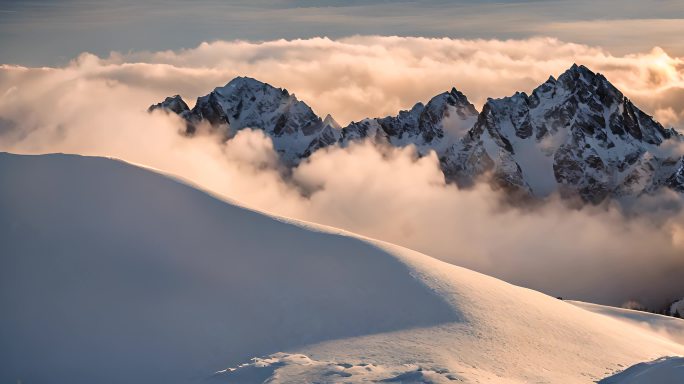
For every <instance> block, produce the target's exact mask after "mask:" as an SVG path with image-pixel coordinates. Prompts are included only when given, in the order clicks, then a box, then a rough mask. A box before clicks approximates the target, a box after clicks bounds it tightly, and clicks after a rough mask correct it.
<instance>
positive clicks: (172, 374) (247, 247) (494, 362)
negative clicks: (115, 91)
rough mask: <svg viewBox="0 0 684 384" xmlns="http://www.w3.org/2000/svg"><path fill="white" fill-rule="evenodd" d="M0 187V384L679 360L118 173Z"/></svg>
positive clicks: (376, 249)
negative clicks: (268, 366)
mask: <svg viewBox="0 0 684 384" xmlns="http://www.w3.org/2000/svg"><path fill="white" fill-rule="evenodd" d="M0 185H2V188H0V255H1V258H0V306H1V307H2V308H3V316H0V361H2V364H0V381H1V382H16V381H17V380H21V381H22V382H27V383H29V382H30V383H46V382H71V383H121V382H126V383H150V382H164V383H188V382H200V381H203V380H206V379H210V378H213V379H214V380H218V381H219V382H221V381H224V379H225V382H236V381H235V379H231V378H230V377H229V376H225V375H224V373H225V372H227V371H223V373H222V372H221V371H222V370H224V369H226V368H229V367H236V366H239V365H240V364H242V363H246V362H248V361H249V358H251V357H255V356H264V355H269V354H274V353H276V352H286V353H289V354H281V355H277V356H280V357H279V358H282V359H284V360H285V361H294V362H297V361H299V362H301V361H302V359H301V358H297V356H299V355H297V354H303V356H308V357H306V358H309V357H310V358H311V359H315V361H317V362H319V363H317V364H308V365H306V364H305V369H304V372H302V370H301V369H294V370H290V371H283V372H281V374H280V376H279V377H280V379H279V380H281V382H282V381H283V380H284V381H287V380H286V379H287V377H286V376H285V377H284V376H283V375H285V374H287V372H294V373H297V374H302V375H304V376H299V377H305V378H307V380H308V379H312V378H314V379H315V378H316V377H317V376H316V375H317V374H321V375H323V374H326V373H329V370H326V369H313V368H315V367H319V368H320V367H327V366H329V365H330V364H338V363H339V364H342V365H335V366H336V367H340V368H339V370H347V369H348V370H350V372H347V374H346V376H345V375H338V376H336V377H346V378H347V380H348V381H354V379H355V378H359V379H360V376H359V377H357V376H358V375H357V376H354V372H357V371H358V370H359V367H364V366H368V365H369V364H372V365H373V367H377V369H375V368H374V369H375V370H373V369H370V370H371V371H373V372H374V374H376V376H375V377H377V378H378V379H379V380H387V381H391V380H394V381H401V380H402V379H401V378H402V377H403V378H407V379H406V380H408V381H410V380H409V379H410V378H414V379H415V378H418V379H420V380H423V379H422V378H428V379H430V378H431V379H430V380H432V379H434V381H437V382H438V381H440V380H441V379H445V380H448V377H452V378H459V379H462V380H464V381H476V380H485V381H487V382H496V381H500V382H519V381H547V382H548V381H552V382H565V383H573V382H577V383H581V382H590V381H592V380H597V379H600V378H602V377H604V376H606V373H607V372H612V371H617V370H619V369H620V368H621V367H626V366H629V365H632V364H635V363H638V362H642V361H647V360H653V359H656V358H659V357H661V356H675V355H682V354H684V345H682V344H681V343H679V342H677V341H676V339H675V338H673V337H670V336H668V335H665V334H663V333H659V332H658V331H657V330H654V329H653V328H649V327H645V326H641V325H640V324H637V323H634V322H630V321H625V320H621V318H620V316H610V315H606V314H598V313H593V312H591V311H587V310H585V309H582V308H580V307H578V306H575V305H572V304H570V303H567V302H563V301H561V300H557V299H555V298H552V297H549V296H545V295H543V294H540V293H538V292H535V291H531V290H528V289H523V288H519V287H515V286H513V285H510V284H507V283H504V282H502V281H499V280H496V279H494V278H491V277H487V276H484V275H480V274H478V273H475V272H471V271H468V270H465V269H462V268H459V267H455V266H453V265H450V264H447V263H444V262H440V261H437V260H435V259H432V258H430V257H427V256H425V255H422V254H419V253H417V252H413V251H409V250H407V249H404V248H400V247H397V246H393V245H389V244H386V243H380V242H376V241H372V240H368V239H363V238H359V237H356V236H353V235H350V234H347V233H342V232H339V231H334V230H332V229H329V228H323V227H320V226H313V225H308V224H302V223H297V222H289V221H286V220H283V219H277V218H273V217H269V216H265V215H262V214H260V213H257V212H253V211H250V210H246V209H244V208H240V207H237V206H234V205H231V204H229V203H226V202H224V201H222V200H219V199H216V198H214V197H212V196H210V195H208V194H206V193H204V192H202V191H199V190H197V189H194V188H192V187H190V186H188V185H185V184H183V183H180V182H178V181H176V180H173V179H170V178H167V177H164V176H162V175H158V174H155V173H153V172H150V171H148V170H144V169H141V168H137V167H134V166H131V165H129V164H125V163H122V162H119V161H114V160H110V159H103V158H89V157H79V156H70V155H44V156H17V155H10V154H0ZM659 319H660V317H658V316H653V317H652V319H650V321H651V322H654V323H657V322H658V321H660V320H659ZM677 321H679V320H677ZM292 354H294V355H292ZM288 356H290V357H288ZM292 356H295V357H292ZM312 361H314V360H312ZM330 362H333V363H330ZM406 364H408V365H406ZM277 366H282V365H276V367H277ZM345 367H346V368H345ZM309 368H311V369H309ZM336 369H338V368H336ZM364 370H365V369H364ZM366 371H368V370H366ZM216 372H218V373H216ZM235 372H237V370H236V371H235ZM307 372H308V373H307ZM416 372H418V373H416ZM271 373H272V372H271ZM307 375H308V376H307ZM312 375H313V376H312ZM402 375H404V376H402ZM257 376H258V375H257ZM262 376H263V375H262ZM262 376H258V377H260V378H261V379H260V380H263V379H265V378H268V377H269V375H266V377H262ZM397 378H399V379H397ZM247 379H254V376H250V375H247V376H246V380H247ZM318 379H321V377H318ZM418 379H416V380H418ZM293 380H295V381H296V379H293ZM331 380H332V379H331ZM425 380H427V379H425ZM414 381H415V380H414Z"/></svg>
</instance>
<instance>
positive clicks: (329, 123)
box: [323, 114, 342, 129]
mask: <svg viewBox="0 0 684 384" xmlns="http://www.w3.org/2000/svg"><path fill="white" fill-rule="evenodd" d="M323 126H330V127H331V128H333V129H342V126H341V125H340V123H338V122H337V121H336V120H335V119H334V118H333V117H332V116H331V115H330V114H327V115H325V118H324V119H323Z"/></svg>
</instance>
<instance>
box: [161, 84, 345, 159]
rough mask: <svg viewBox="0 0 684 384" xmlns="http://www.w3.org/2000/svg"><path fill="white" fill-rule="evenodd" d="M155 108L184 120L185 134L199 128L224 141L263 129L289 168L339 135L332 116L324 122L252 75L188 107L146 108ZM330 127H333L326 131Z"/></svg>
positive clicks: (170, 101) (171, 103)
mask: <svg viewBox="0 0 684 384" xmlns="http://www.w3.org/2000/svg"><path fill="white" fill-rule="evenodd" d="M183 105H185V108H182V106H183ZM178 106H181V107H178ZM156 108H164V109H166V110H167V111H170V112H174V113H177V114H179V115H180V116H181V117H183V118H184V119H185V120H186V121H187V133H188V134H193V133H195V131H196V130H197V128H198V127H199V126H201V125H202V124H206V125H208V126H210V127H211V128H212V129H214V130H219V131H222V132H223V133H224V135H225V137H226V138H230V137H232V136H233V135H235V134H236V133H237V132H238V131H239V130H242V129H245V128H251V129H258V130H262V131H263V132H264V133H265V134H266V135H267V136H269V137H270V138H271V139H272V140H273V146H274V148H275V149H276V150H277V151H278V152H279V153H280V154H281V158H282V159H283V160H284V162H285V163H287V164H296V163H297V162H298V161H299V159H300V158H301V157H303V156H306V155H307V154H309V153H310V149H312V148H317V147H318V146H322V145H324V144H325V143H329V142H330V141H331V140H332V139H331V137H332V138H334V140H337V138H338V137H339V129H338V128H337V127H339V125H338V124H337V123H336V122H335V120H334V119H333V118H332V117H329V118H328V119H327V122H326V123H324V122H323V120H321V118H320V117H319V116H317V115H316V114H315V113H314V112H313V110H312V109H311V108H310V107H309V106H308V105H307V104H306V103H304V102H302V101H299V100H297V98H296V97H295V95H294V94H290V93H289V92H288V91H287V90H286V89H281V88H276V87H274V86H272V85H270V84H267V83H263V82H261V81H258V80H256V79H253V78H250V77H237V78H235V79H233V80H231V81H230V82H228V84H226V85H225V86H223V87H217V88H215V89H214V90H213V91H212V92H210V93H209V94H207V95H205V96H201V97H198V98H197V103H196V104H195V106H194V107H193V108H192V109H188V108H187V105H186V104H185V103H184V102H183V101H182V99H181V98H180V97H179V96H174V97H173V98H167V99H166V100H165V101H164V102H162V103H160V104H157V105H155V106H152V107H150V109H151V110H153V109H156ZM328 127H331V128H334V129H333V130H332V131H330V130H327V129H326V128H328Z"/></svg>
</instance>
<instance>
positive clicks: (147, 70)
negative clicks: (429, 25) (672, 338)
mask: <svg viewBox="0 0 684 384" xmlns="http://www.w3.org/2000/svg"><path fill="white" fill-rule="evenodd" d="M572 61H578V62H583V63H586V64H587V65H589V66H590V67H593V68H595V69H598V70H600V71H602V72H605V73H606V75H607V76H608V77H609V79H611V80H613V81H614V82H615V83H616V85H618V86H620V87H622V88H623V90H624V91H625V93H627V94H628V95H629V96H630V97H631V98H633V99H635V100H637V99H639V98H643V102H642V103H641V104H642V105H646V106H647V107H648V108H651V110H652V112H656V111H657V112H658V113H659V114H660V115H661V116H663V117H665V118H667V119H670V121H673V122H676V121H680V119H681V115H682V113H681V111H682V104H679V103H681V102H682V99H681V98H680V99H677V98H670V99H668V100H665V99H664V95H668V96H672V95H674V94H677V92H680V91H677V89H681V83H682V71H683V70H684V69H683V68H684V64H682V61H681V59H679V58H673V57H670V56H669V55H667V54H666V53H665V52H663V51H662V50H659V49H653V50H652V51H650V52H647V53H641V54H634V55H628V56H623V57H615V56H611V55H609V54H607V53H606V52H604V51H602V50H601V49H599V48H593V47H587V46H582V45H576V44H567V43H562V42H559V41H557V40H553V39H532V40H522V41H467V40H451V39H420V38H398V37H355V38H351V39H344V40H340V41H333V40H329V39H325V38H320V39H310V40H296V41H284V40H281V41H272V42H264V43H259V44H255V43H246V42H216V43H211V44H203V45H201V46H199V47H197V48H195V49H192V50H186V51H180V52H156V53H144V52H143V53H131V54H126V55H121V54H113V55H111V57H108V58H104V59H103V58H98V57H95V56H93V55H89V54H83V55H81V56H79V57H78V58H77V59H75V60H74V61H72V62H71V63H70V64H69V65H67V66H65V67H61V68H24V67H14V66H3V67H1V68H0V150H4V151H11V152H19V153H44V152H69V153H80V154H88V155H103V156H113V157H117V158H122V159H124V160H127V161H130V162H134V163H139V164H143V165H146V166H151V167H154V168H157V169H160V170H163V171H166V172H169V173H171V174H174V175H178V176H180V177H182V178H184V179H187V180H190V181H192V182H193V183H196V184H198V185H200V186H202V187H203V188H206V189H208V190H210V191H212V192H214V193H216V194H218V195H221V196H224V197H226V198H229V199H234V200H237V201H240V202H242V203H244V204H246V205H248V206H251V207H256V208H258V209H262V210H265V211H269V212H272V213H276V214H279V215H284V216H288V217H295V218H300V219H304V220H309V221H314V222H320V223H323V224H328V225H332V226H336V227H340V228H344V229H348V230H351V231H354V232H357V233H360V234H363V235H367V236H370V237H375V238H379V239H383V240H387V241H390V242H394V243H398V244H401V245H404V246H407V247H410V248H413V249H416V250H419V251H422V252H424V253H427V254H429V255H432V256H434V257H437V258H440V259H442V260H446V261H449V262H452V263H454V264H458V265H462V266H465V267H468V268H472V269H475V270H478V271H481V272H484V273H487V274H491V275H494V276H497V277H500V278H503V279H505V280H507V281H510V282H512V283H516V284H520V285H524V286H527V287H531V288H534V289H538V290H542V291H544V292H547V293H549V294H553V295H561V296H564V297H571V298H577V299H583V300H589V301H596V302H602V303H610V304H617V305H619V304H622V303H624V302H626V301H628V300H637V301H639V302H641V303H644V304H647V305H650V306H658V305H664V304H665V302H666V301H667V300H670V299H674V298H676V297H679V296H684V287H682V284H681V276H682V275H684V259H683V258H682V255H684V216H683V215H684V214H682V211H681V206H682V203H683V202H682V198H681V196H680V195H676V194H674V193H667V192H663V193H662V194H661V195H658V196H653V197H648V198H644V199H643V200H642V202H641V203H640V205H639V207H637V208H636V209H635V210H634V211H633V212H632V214H631V215H627V214H625V213H624V212H623V211H622V210H621V208H620V207H617V206H611V205H607V206H601V207H585V208H583V209H573V208H568V207H566V206H565V205H564V203H563V202H562V201H560V200H558V199H555V198H551V199H549V201H547V202H545V203H543V204H540V205H539V206H535V207H532V208H526V209H521V208H510V207H506V206H505V205H502V204H501V203H500V201H501V196H500V195H499V194H498V192H495V191H492V190H491V189H490V188H489V187H487V186H485V185H477V186H475V187H474V188H472V189H467V190H459V189H458V188H456V187H455V186H453V185H446V184H445V183H444V181H443V176H442V174H441V173H440V170H439V165H438V161H437V158H436V157H435V156H434V155H430V156H425V157H420V158H419V157H417V156H416V153H415V151H414V149H413V148H410V147H409V148H404V149H388V148H376V147H374V146H372V145H369V144H359V145H352V146H350V147H349V148H345V149H341V148H331V149H328V150H325V151H320V152H317V153H315V154H314V155H313V156H312V157H311V158H310V159H309V160H307V161H305V162H303V163H302V164H301V165H300V166H299V167H297V168H296V169H294V170H292V172H284V171H283V170H282V169H281V168H280V167H279V165H278V164H277V162H276V161H275V159H276V156H275V153H274V152H273V147H272V144H271V143H270V140H269V139H268V138H267V137H265V136H264V135H263V133H262V132H260V131H251V130H244V131H241V132H239V133H238V134H237V135H236V136H235V137H234V138H233V139H232V140H230V141H228V142H225V143H224V142H222V140H221V139H220V138H219V137H216V136H213V135H211V134H208V133H204V134H201V135H198V136H196V137H194V138H187V137H184V136H182V135H179V134H178V132H179V131H180V130H181V129H182V128H183V122H182V121H180V119H179V118H177V117H175V116H170V115H166V114H164V113H152V114H148V113H147V112H146V107H147V106H148V105H149V104H151V103H153V102H156V101H159V100H160V99H162V98H163V97H164V96H166V95H170V94H174V93H178V92H180V93H182V94H183V95H184V96H192V95H201V94H205V93H207V92H208V90H210V89H211V88H212V87H213V86H215V85H217V84H222V83H225V82H226V81H228V80H229V79H230V78H232V77H233V76H234V75H238V74H239V75H251V76H254V77H256V78H260V79H264V80H266V81H269V82H272V83H273V84H274V85H278V86H285V87H287V88H289V89H290V90H291V91H293V92H296V93H297V94H298V95H299V96H300V97H301V98H302V99H304V100H306V101H308V102H311V104H313V105H314V107H315V108H316V110H317V112H319V113H321V114H322V113H325V112H331V113H333V114H335V115H336V116H338V117H340V116H342V118H341V120H344V119H347V120H350V119H358V118H360V117H363V116H366V115H383V114H387V113H394V112H395V110H396V109H397V108H399V107H406V106H409V105H410V104H411V103H412V102H413V101H416V100H426V99H427V98H428V97H429V96H431V95H433V94H435V93H437V92H439V91H440V90H442V89H446V88H448V87H450V86H451V85H453V84H455V85H457V86H458V87H459V88H460V89H463V90H464V91H465V92H467V93H469V94H470V96H471V97H472V98H473V99H474V100H475V101H477V102H480V103H481V102H483V101H484V100H485V99H484V98H485V97H486V96H488V95H494V96H496V95H502V94H508V93H512V91H513V89H525V87H526V85H527V89H529V88H531V87H532V86H533V85H534V84H536V83H538V82H541V81H543V80H545V78H546V77H547V76H548V74H549V73H558V72H560V71H562V70H563V69H565V68H566V67H567V66H569V63H570V62H572ZM654 71H655V72H654ZM459 84H461V85H459ZM622 85H624V87H623V86H622ZM678 87H679V88H678ZM680 93H681V92H680ZM661 98H663V99H662V100H661ZM639 100H641V99H639ZM344 116H346V117H344ZM634 212H636V213H634ZM265 236H266V235H265Z"/></svg>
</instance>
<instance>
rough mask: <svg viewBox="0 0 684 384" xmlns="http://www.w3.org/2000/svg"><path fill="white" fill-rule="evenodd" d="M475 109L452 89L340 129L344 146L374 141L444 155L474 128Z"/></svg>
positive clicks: (466, 99)
mask: <svg viewBox="0 0 684 384" xmlns="http://www.w3.org/2000/svg"><path fill="white" fill-rule="evenodd" d="M477 114H478V112H477V110H476V109H475V106H474V105H473V104H471V103H470V102H469V101H468V98H467V97H466V96H465V95H464V94H463V93H461V92H459V91H458V90H456V89H455V88H452V89H451V91H448V92H444V93H441V94H439V95H437V96H435V97H433V98H432V99H430V101H428V103H427V104H423V103H420V102H419V103H416V104H415V105H414V106H413V107H412V108H411V109H410V110H404V111H400V112H399V114H398V115H396V116H387V117H383V118H375V119H364V120H362V121H360V122H358V123H355V122H352V123H351V124H350V125H349V126H347V127H345V128H343V130H342V141H343V144H344V143H347V142H349V141H354V140H362V139H367V138H370V139H374V140H375V141H381V142H388V143H389V144H391V145H394V146H405V145H409V144H412V145H415V146H416V147H417V148H418V150H419V152H421V153H425V152H427V151H429V150H435V151H436V152H437V153H438V154H439V153H441V152H443V151H444V150H445V149H446V148H448V147H449V146H450V145H453V143H454V142H456V141H458V140H460V138H461V137H462V136H463V135H464V134H465V132H467V131H468V129H470V128H471V127H472V126H473V123H474V122H475V120H476V119H477Z"/></svg>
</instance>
